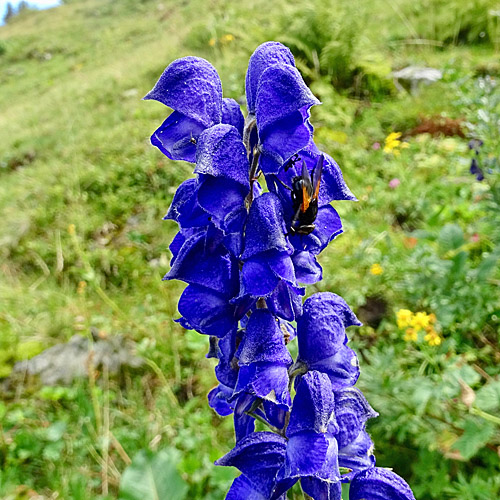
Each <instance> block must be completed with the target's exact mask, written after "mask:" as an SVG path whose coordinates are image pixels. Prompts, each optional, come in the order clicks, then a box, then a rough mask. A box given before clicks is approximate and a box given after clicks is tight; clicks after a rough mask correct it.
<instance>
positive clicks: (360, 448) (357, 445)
mask: <svg viewBox="0 0 500 500" xmlns="http://www.w3.org/2000/svg"><path fill="white" fill-rule="evenodd" d="M339 465H340V467H347V468H349V469H352V472H349V473H348V474H344V475H343V476H342V480H343V481H344V480H346V479H347V480H351V479H352V478H353V476H354V475H355V474H356V473H357V472H359V471H362V470H365V469H369V468H371V467H374V466H375V455H374V454H373V441H372V440H371V439H370V436H369V435H368V433H367V432H366V431H365V430H362V431H361V432H360V433H359V435H358V437H357V438H356V439H355V440H354V441H353V442H352V443H350V444H349V445H348V446H344V447H343V448H341V449H340V450H339Z"/></svg>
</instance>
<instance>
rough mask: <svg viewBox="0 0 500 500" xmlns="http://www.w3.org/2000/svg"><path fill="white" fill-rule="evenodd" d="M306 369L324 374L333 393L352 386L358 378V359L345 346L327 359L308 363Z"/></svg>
mask: <svg viewBox="0 0 500 500" xmlns="http://www.w3.org/2000/svg"><path fill="white" fill-rule="evenodd" d="M308 368H309V370H318V371H320V372H324V373H326V374H327V375H328V377H330V382H331V383H332V388H333V390H335V391H337V390H340V389H345V388H346V387H351V386H353V385H354V384H355V383H356V382H357V380H358V378H359V363H358V357H357V356H356V353H355V352H354V351H353V350H352V349H350V348H349V347H347V346H346V345H343V346H342V347H341V348H340V350H339V351H338V352H337V353H336V354H334V355H333V356H330V357H329V358H324V359H322V360H320V361H316V362H314V363H308Z"/></svg>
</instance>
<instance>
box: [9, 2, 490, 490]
mask: <svg viewBox="0 0 500 500" xmlns="http://www.w3.org/2000/svg"><path fill="white" fill-rule="evenodd" d="M304 4H305V3H304V2H299V1H294V2H286V1H285V0H279V1H276V2H272V3H270V2H268V1H263V0H255V1H254V2H251V3H247V4H245V3H242V2H232V1H230V0H225V1H224V0H208V1H206V0H205V1H202V0H192V1H185V2H175V1H172V0H163V1H153V0H142V1H133V0H122V1H120V2H116V1H112V0H81V1H69V2H65V4H64V5H62V6H61V7H58V8H56V9H52V10H49V11H41V12H32V11H25V12H23V13H22V14H21V15H19V16H17V17H15V18H13V19H11V20H10V21H9V23H8V25H6V26H4V27H0V88H1V91H0V377H7V376H8V375H9V373H10V371H11V369H12V366H13V364H14V363H15V362H16V361H18V360H21V359H25V358H27V357H32V356H34V355H36V354H38V353H39V352H40V351H41V350H43V349H45V348H47V347H49V346H51V345H54V344H56V343H60V342H64V341H67V340H68V339H69V338H70V337H71V336H72V335H74V334H75V333H83V334H89V332H90V328H91V327H94V328H96V329H97V330H98V331H99V332H100V334H101V335H109V336H112V335H114V334H118V333H121V334H125V335H126V336H128V337H130V338H132V339H133V340H135V341H136V342H137V343H138V350H139V352H140V354H141V355H142V356H144V358H145V359H146V360H147V368H146V369H145V370H144V371H143V372H141V373H140V374H136V375H128V376H127V377H126V378H125V380H115V379H113V378H111V379H109V380H108V379H107V377H106V376H105V374H103V373H97V374H95V377H96V378H97V380H94V375H92V374H91V376H90V377H89V379H86V380H82V381H80V382H79V383H78V384H76V385H74V386H72V387H70V388H42V387H40V386H39V385H37V384H36V383H32V382H30V383H26V384H25V383H22V384H20V385H19V386H18V387H17V388H16V389H15V390H10V391H7V392H5V393H1V392H0V395H1V397H2V399H0V434H1V436H0V495H3V497H2V498H25V497H23V496H22V495H25V494H26V495H29V493H27V492H28V491H29V490H33V491H36V492H38V494H40V495H44V496H45V497H46V498H56V494H59V498H68V499H70V498H71V499H73V498H74V499H86V498H117V496H118V489H119V483H120V476H121V474H122V472H123V471H124V470H125V468H126V466H127V465H128V464H129V462H130V459H131V458H133V456H134V455H135V454H136V453H137V452H138V451H140V450H143V449H151V450H153V451H157V450H163V449H167V448H168V449H170V448H175V449H177V450H178V451H179V452H180V453H179V460H180V462H179V465H178V469H179V471H180V473H181V474H182V476H183V478H184V479H185V480H186V481H187V483H188V485H189V498H200V499H201V498H203V499H214V500H215V499H219V498H222V497H223V493H224V491H225V490H226V489H227V487H228V485H229V484H230V481H231V479H232V477H234V473H233V472H232V471H231V470H225V469H222V468H215V467H214V466H213V465H212V462H213V461H214V460H215V459H216V458H218V457H220V456H221V455H222V454H224V453H225V452H227V451H228V450H229V448H230V447H231V446H232V444H231V443H232V439H233V437H232V423H231V421H230V419H225V420H223V419H220V418H219V417H217V416H216V415H215V414H214V413H213V412H212V411H211V410H210V409H209V408H208V406H207V403H206V394H207V392H208V391H209V390H210V388H211V387H212V386H213V385H214V381H215V378H214V375H213V362H212V360H207V359H205V357H204V355H205V352H206V349H207V339H205V338H204V337H202V336H200V335H198V334H196V333H195V332H185V331H183V329H182V328H180V327H179V325H178V324H176V323H174V322H173V321H172V318H175V317H177V316H176V315H177V312H176V303H177V297H178V296H179V294H180V292H181V290H182V286H181V284H180V283H177V282H175V283H174V282H168V283H164V282H161V277H162V276H163V275H164V274H165V272H166V270H168V261H169V258H170V254H169V251H168V244H169V242H170V240H171V239H172V237H173V235H174V234H175V231H176V227H174V226H175V225H174V224H173V223H170V222H162V221H161V217H162V216H163V215H164V214H165V213H166V210H167V208H168V205H169V203H170V201H171V198H172V195H173V193H174V192H175V190H176V187H177V186H178V184H179V183H180V182H181V181H182V180H184V179H185V178H187V177H188V176H190V175H191V167H190V165H187V164H186V165H180V164H179V163H175V164H174V163H172V162H170V161H169V160H168V159H166V158H165V157H164V156H162V155H161V154H160V153H159V152H158V151H157V150H155V149H154V148H153V147H152V146H151V145H150V144H149V135H150V134H151V132H152V131H153V130H154V129H155V128H156V127H157V126H158V124H159V123H160V122H161V121H162V120H163V119H164V118H165V116H166V115H167V113H168V110H167V109H166V108H165V107H164V106H162V105H161V104H159V103H156V102H151V101H148V102H144V101H141V100H140V99H141V97H142V96H143V95H145V94H146V92H147V91H148V90H150V88H151V87H152V86H153V85H154V83H155V82H156V79H157V78H158V77H159V75H160V74H161V72H162V71H163V69H164V68H165V66H166V65H167V64H168V63H170V62H171V61H172V60H173V59H176V58H178V57H182V56H185V55H191V54H192V55H198V56H201V57H205V58H207V59H208V60H210V61H211V62H212V63H213V64H214V66H215V67H216V68H217V69H218V71H219V74H220V76H221V80H222V83H223V87H224V92H225V95H226V96H227V97H233V98H236V99H238V100H240V101H241V102H242V103H243V102H244V101H243V100H242V96H243V95H244V75H245V71H246V65H247V62H248V58H249V56H250V54H251V53H252V52H253V50H254V48H255V47H256V46H257V45H258V44H259V43H261V42H263V41H266V40H269V39H275V40H279V41H282V42H284V43H287V44H288V45H289V46H290V47H291V48H292V50H293V52H294V54H295V56H296V58H297V64H298V66H299V68H300V69H301V71H302V72H303V74H304V77H305V79H306V81H307V82H308V83H309V84H310V86H311V88H312V90H313V92H314V93H315V94H316V95H317V96H318V97H319V98H320V99H321V101H322V102H323V105H322V106H321V107H318V108H317V109H315V110H314V111H313V123H314V125H315V134H316V135H315V137H316V140H317V142H318V143H319V145H320V146H321V147H322V148H323V149H324V150H325V151H327V152H329V153H330V154H331V155H332V156H334V158H336V159H337V160H338V162H339V164H340V165H341V167H342V169H343V172H344V177H345V179H346V181H347V183H348V185H349V186H350V188H351V190H352V191H353V192H354V193H355V194H356V196H357V197H358V198H359V200H360V201H359V202H358V203H347V202H342V203H338V204H337V206H336V208H337V209H338V210H339V212H340V214H341V216H342V218H343V222H344V226H345V234H343V235H342V236H341V237H340V238H339V239H338V240H336V241H335V242H334V244H332V245H331V247H330V248H329V249H328V250H327V251H326V252H325V254H324V255H322V256H321V259H320V260H321V264H322V266H323V267H324V276H325V278H324V280H323V281H322V282H321V283H319V284H318V285H317V286H315V287H309V289H308V293H313V292H314V291H317V290H330V291H335V292H336V293H339V294H341V295H342V296H344V297H345V298H346V300H347V301H348V303H350V304H351V305H352V306H353V308H354V309H355V310H356V311H357V312H358V313H359V315H360V316H361V317H362V319H363V320H364V322H365V325H366V326H365V327H363V328H361V329H358V331H357V332H354V333H352V334H351V335H352V336H353V337H354V343H355V345H356V349H357V350H358V352H360V353H361V356H360V359H361V361H362V376H361V380H360V385H361V387H362V388H363V390H364V391H366V395H367V398H368V399H369V400H370V401H371V402H372V404H373V406H374V407H375V409H377V411H379V412H380V414H381V417H380V418H379V419H378V421H377V422H374V423H372V424H371V427H370V430H371V432H372V434H373V437H374V440H375V442H376V444H377V456H378V459H379V464H380V465H394V466H395V467H396V470H397V472H398V473H400V474H401V475H403V476H404V477H405V478H406V479H407V480H408V481H409V482H410V484H411V485H412V486H413V487H414V489H415V492H416V496H417V498H419V499H421V500H424V499H434V498H436V499H437V498H440V499H441V498H451V499H462V498H467V499H478V500H479V499H490V498H495V496H496V495H497V494H498V492H499V490H500V482H499V480H498V477H499V475H498V473H499V470H498V455H496V450H497V449H498V448H497V447H498V446H499V445H500V434H499V425H498V424H499V422H498V418H497V420H495V418H493V419H491V418H489V417H485V416H484V414H485V413H486V414H488V415H490V416H494V415H495V413H496V412H497V411H500V402H498V401H500V396H499V397H498V401H497V400H495V398H496V397H497V396H498V394H499V393H500V390H499V389H498V366H499V361H500V352H499V349H498V327H499V317H500V306H499V304H500V293H499V286H498V285H499V283H500V281H499V280H500V275H499V272H498V266H497V262H498V256H499V255H500V254H499V250H498V249H499V246H498V243H499V240H500V234H499V233H500V232H499V231H498V227H500V225H499V224H498V222H499V221H498V202H499V197H498V180H497V179H498V158H499V154H500V151H499V146H498V137H497V138H496V139H495V134H496V133H498V128H497V127H498V123H499V122H498V117H499V116H500V109H499V106H500V103H499V98H498V93H499V92H498V88H497V87H495V80H494V79H493V80H492V79H491V78H490V77H495V76H498V74H500V66H499V65H498V63H497V62H495V61H497V60H498V50H499V45H500V20H499V18H498V16H496V15H494V14H492V13H491V12H493V8H494V7H495V3H494V2H492V1H486V0H476V1H474V2H469V3H468V4H467V5H466V6H465V5H464V4H463V2H461V1H459V0H456V1H452V2H447V4H446V5H443V2H440V1H437V0H427V1H426V2H421V3H416V2H411V1H409V0H400V1H398V2H383V1H379V2H373V1H368V0H362V1H359V2H348V1H344V0H338V1H333V0H332V1H328V0H315V1H313V2H309V3H308V5H307V6H306V5H304ZM409 64H417V65H432V66H434V67H437V68H440V69H441V70H443V79H442V80H441V81H440V82H437V83H435V84H433V85H431V86H428V87H422V88H421V89H420V91H419V92H418V93H417V94H411V93H408V92H398V91H397V90H396V88H395V86H394V83H393V81H392V78H391V77H390V73H391V71H392V70H394V69H399V68H402V67H404V66H407V65H409ZM419 127H420V128H419ZM391 132H401V133H403V136H402V139H404V140H405V142H404V144H405V145H407V146H402V145H400V144H399V145H398V144H396V143H395V142H392V143H391V142H390V139H389V140H386V138H387V137H388V136H389V134H390V133H391ZM469 135H472V136H475V137H478V138H480V139H482V140H483V141H484V143H485V144H484V146H483V149H482V150H481V164H482V165H483V167H484V169H485V172H486V179H485V181H483V182H478V181H477V180H476V178H475V177H474V176H472V175H470V174H469V164H470V160H471V158H472V156H471V155H473V153H471V152H470V151H469V150H468V148H467V142H468V136H469ZM384 146H386V147H385V151H384ZM393 179H398V180H399V181H400V183H399V185H397V186H396V187H391V186H394V183H393V184H392V185H391V186H390V185H389V183H390V182H391V180H393ZM396 184H397V183H396ZM377 266H378V267H377ZM399 309H410V310H412V311H413V312H417V311H425V312H427V313H429V314H430V313H433V314H435V315H436V317H437V327H436V328H437V330H438V332H439V335H440V337H441V338H442V343H441V344H440V345H435V346H432V345H429V343H428V342H426V341H424V340H423V338H422V337H423V336H421V338H420V340H419V342H417V343H414V342H411V341H406V340H405V337H404V335H405V332H404V329H398V327H397V324H396V316H395V314H396V312H397V311H398V310H399ZM464 383H465V384H467V386H470V387H472V389H473V390H474V391H476V392H477V393H478V395H479V396H478V401H479V402H480V401H481V397H482V398H483V399H482V400H483V401H484V400H485V399H486V400H488V401H490V403H489V405H486V406H478V407H477V408H476V407H470V406H467V404H465V403H464V402H463V400H462V399H460V394H461V391H462V393H463V387H464V386H463V384H464ZM481 391H483V393H484V391H486V394H493V396H491V398H489V399H488V397H486V396H484V395H483V396H481ZM495 394H496V395H497V396H495ZM492 401H493V402H492ZM495 401H497V402H495ZM478 404H479V403H478ZM495 405H496V406H495ZM471 408H476V409H475V410H474V411H473V410H472V409H471ZM481 411H482V412H483V414H482V415H481V414H480V413H478V412H481ZM497 414H498V413H497ZM470 429H472V431H471V430H470ZM477 429H482V431H483V432H482V433H481V432H479V431H478V430H477ZM485 429H486V430H485ZM460 440H462V441H460ZM457 443H458V444H457ZM9 495H10V496H9ZM28 497H29V496H28Z"/></svg>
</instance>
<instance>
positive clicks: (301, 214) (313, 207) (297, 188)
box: [290, 156, 323, 235]
mask: <svg viewBox="0 0 500 500" xmlns="http://www.w3.org/2000/svg"><path fill="white" fill-rule="evenodd" d="M322 170H323V156H320V157H319V159H318V163H316V166H315V167H314V170H313V172H312V179H311V176H310V175H309V171H308V170H307V166H306V163H305V162H304V161H302V173H301V175H298V176H296V177H294V178H293V179H292V203H293V212H294V216H293V218H292V224H291V226H290V233H291V234H304V235H307V234H310V233H312V232H313V231H314V227H315V226H314V221H315V220H316V216H317V215H318V196H319V184H320V181H321V172H322Z"/></svg>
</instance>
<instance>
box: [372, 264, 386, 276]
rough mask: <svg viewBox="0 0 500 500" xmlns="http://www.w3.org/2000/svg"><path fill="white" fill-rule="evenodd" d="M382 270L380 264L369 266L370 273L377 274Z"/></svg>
mask: <svg viewBox="0 0 500 500" xmlns="http://www.w3.org/2000/svg"><path fill="white" fill-rule="evenodd" d="M383 272H384V268H383V267H382V266H381V265H380V264H372V267H370V273H372V274H373V275H374V276H379V275H380V274H382V273H383Z"/></svg>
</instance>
